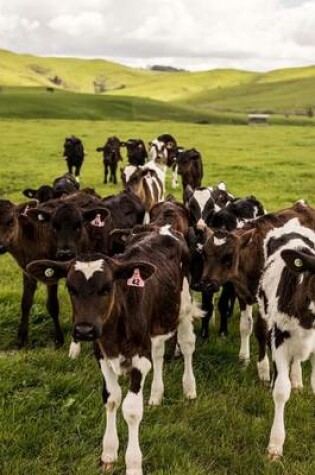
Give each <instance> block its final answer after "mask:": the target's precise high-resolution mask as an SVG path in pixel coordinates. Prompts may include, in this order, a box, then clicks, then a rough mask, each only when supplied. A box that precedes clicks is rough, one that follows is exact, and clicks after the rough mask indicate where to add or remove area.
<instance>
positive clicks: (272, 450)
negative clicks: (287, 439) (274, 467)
mask: <svg viewBox="0 0 315 475" xmlns="http://www.w3.org/2000/svg"><path fill="white" fill-rule="evenodd" d="M267 457H268V459H269V460H271V461H272V462H276V461H277V460H280V459H281V457H282V451H281V450H280V449H278V448H276V447H273V446H269V447H268V449H267Z"/></svg>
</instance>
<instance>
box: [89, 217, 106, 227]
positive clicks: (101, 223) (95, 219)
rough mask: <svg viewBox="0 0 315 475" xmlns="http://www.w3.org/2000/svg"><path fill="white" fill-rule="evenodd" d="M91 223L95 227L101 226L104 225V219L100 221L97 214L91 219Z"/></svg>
mask: <svg viewBox="0 0 315 475" xmlns="http://www.w3.org/2000/svg"><path fill="white" fill-rule="evenodd" d="M91 224H92V226H95V227H96V228H103V227H104V226H105V221H102V218H101V215H100V214H97V215H96V216H95V218H94V219H93V221H91Z"/></svg>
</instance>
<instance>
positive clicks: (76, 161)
mask: <svg viewBox="0 0 315 475" xmlns="http://www.w3.org/2000/svg"><path fill="white" fill-rule="evenodd" d="M63 149H64V150H63V156H64V157H65V159H66V161H67V165H68V171H69V173H71V174H72V168H74V175H75V178H76V180H77V182H79V181H80V171H81V167H82V163H83V160H84V148H83V144H82V142H81V140H80V139H79V138H77V137H75V136H74V135H71V136H70V137H66V138H65V141H64V144H63Z"/></svg>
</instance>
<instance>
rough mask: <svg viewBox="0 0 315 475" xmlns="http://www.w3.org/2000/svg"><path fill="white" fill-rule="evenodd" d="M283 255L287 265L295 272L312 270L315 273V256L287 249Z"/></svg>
mask: <svg viewBox="0 0 315 475" xmlns="http://www.w3.org/2000/svg"><path fill="white" fill-rule="evenodd" d="M281 257H282V259H283V260H284V262H285V263H286V265H287V266H288V267H289V268H290V269H291V270H293V271H294V272H299V273H300V272H305V271H310V272H314V273H315V256H314V255H310V254H306V253H305V252H301V251H295V250H293V249H285V250H284V251H282V252H281Z"/></svg>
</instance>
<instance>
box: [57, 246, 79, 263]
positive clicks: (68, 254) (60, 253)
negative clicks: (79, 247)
mask: <svg viewBox="0 0 315 475" xmlns="http://www.w3.org/2000/svg"><path fill="white" fill-rule="evenodd" d="M73 257H75V252H74V251H72V250H71V249H58V250H57V252H56V258H57V259H58V260H59V261H67V260H69V259H72V258H73Z"/></svg>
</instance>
